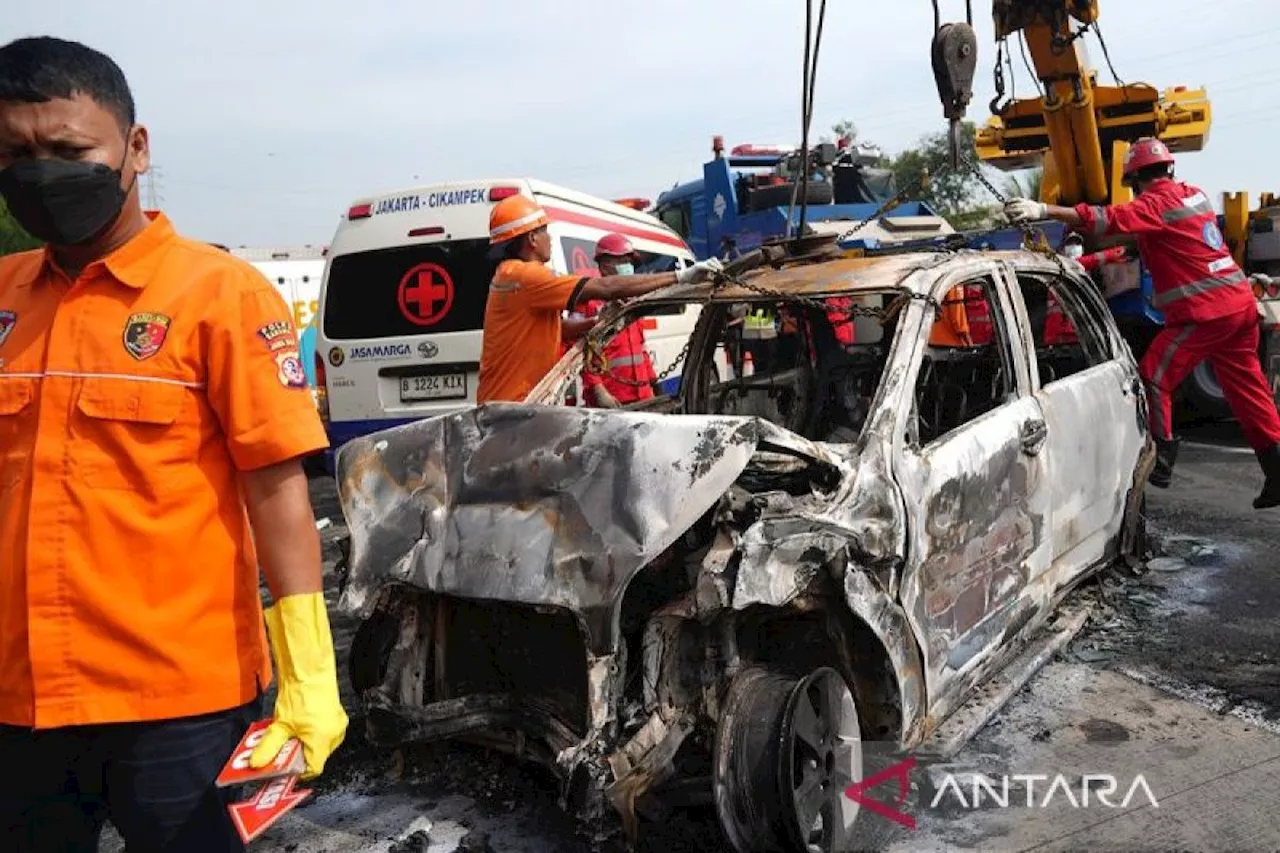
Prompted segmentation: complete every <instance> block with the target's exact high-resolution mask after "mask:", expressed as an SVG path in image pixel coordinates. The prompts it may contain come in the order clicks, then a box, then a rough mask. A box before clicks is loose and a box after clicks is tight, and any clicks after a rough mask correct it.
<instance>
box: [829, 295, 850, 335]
mask: <svg viewBox="0 0 1280 853" xmlns="http://www.w3.org/2000/svg"><path fill="white" fill-rule="evenodd" d="M852 307H853V297H852V296H833V297H831V298H830V299H828V300H827V322H829V323H830V324H831V331H833V332H835V335H836V343H838V344H840V345H841V346H845V347H847V346H852V345H853V340H854V331H853V317H852V316H850V314H849V309H850V308H852Z"/></svg>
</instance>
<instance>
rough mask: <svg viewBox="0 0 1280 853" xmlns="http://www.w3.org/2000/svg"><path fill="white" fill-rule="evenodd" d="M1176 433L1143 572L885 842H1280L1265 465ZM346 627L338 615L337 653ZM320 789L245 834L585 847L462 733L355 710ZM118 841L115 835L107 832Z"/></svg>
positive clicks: (680, 841) (521, 779)
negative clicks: (383, 744)
mask: <svg viewBox="0 0 1280 853" xmlns="http://www.w3.org/2000/svg"><path fill="white" fill-rule="evenodd" d="M1188 439H1189V441H1190V442H1191V443H1188V444H1186V445H1184V447H1183V450H1182V457H1181V459H1180V460H1179V467H1178V470H1177V472H1176V473H1175V476H1174V483H1173V488H1171V489H1169V490H1168V491H1163V492H1162V491H1157V490H1151V493H1150V498H1149V512H1150V518H1151V525H1152V529H1153V532H1154V533H1155V534H1156V536H1157V539H1158V542H1159V543H1160V546H1161V551H1163V552H1164V554H1163V555H1162V556H1160V557H1159V558H1158V559H1157V560H1155V561H1153V564H1152V567H1151V571H1149V572H1148V573H1147V574H1146V575H1144V576H1143V577H1141V578H1138V579H1120V578H1108V579H1106V580H1104V581H1103V582H1101V583H1099V584H1095V585H1094V586H1093V589H1092V590H1089V591H1087V592H1086V594H1087V595H1093V596H1097V597H1098V598H1099V606H1098V610H1097V613H1096V615H1095V616H1094V618H1093V619H1091V622H1090V626H1089V627H1087V628H1086V630H1085V631H1084V632H1083V633H1082V634H1081V635H1080V636H1079V637H1078V638H1077V639H1076V640H1075V641H1074V642H1073V643H1072V644H1071V645H1070V646H1069V647H1068V648H1067V650H1065V652H1064V653H1063V654H1062V655H1061V656H1060V658H1059V659H1058V660H1057V661H1055V662H1054V663H1052V664H1050V665H1049V666H1048V667H1047V668H1046V669H1045V670H1044V671H1042V672H1041V674H1040V675H1039V676H1037V677H1036V678H1035V679H1034V680H1033V681H1032V682H1031V683H1030V684H1029V685H1028V686H1027V688H1025V689H1024V690H1023V691H1022V692H1021V693H1020V694H1019V695H1018V696H1017V697H1016V698H1015V699H1014V700H1013V701H1012V702H1011V703H1010V705H1009V706H1008V707H1007V708H1006V709H1005V710H1004V711H1003V712H1002V713H1001V714H1000V715H998V716H997V717H996V718H995V720H993V722H992V723H991V724H990V725H989V726H988V727H987V728H986V729H984V730H983V732H981V733H980V735H979V736H978V737H977V738H975V739H974V741H973V742H972V743H971V744H970V745H969V746H968V747H966V749H965V750H964V751H963V752H962V753H961V754H960V755H959V756H957V757H956V758H955V760H954V761H953V762H952V763H951V765H949V766H947V767H932V768H928V769H923V768H917V769H916V771H915V775H914V776H912V782H913V785H912V789H913V790H912V796H911V798H910V800H909V805H908V810H909V811H910V812H911V815H910V816H911V817H912V819H914V820H915V821H916V828H915V829H914V830H907V829H905V828H904V829H902V830H900V832H899V835H898V837H897V841H896V842H895V846H894V848H893V849H895V850H902V851H906V850H930V849H938V850H941V849H948V850H957V849H974V850H979V849H980V850H988V851H998V850H1028V849H1036V850H1040V849H1045V850H1072V849H1089V850H1104V849H1151V850H1169V849H1197V850H1215V849H1222V850H1227V849H1231V850H1238V849H1280V821H1277V820H1275V819H1273V818H1272V815H1274V814H1277V813H1280V808H1278V807H1280V790H1278V789H1277V787H1276V786H1275V785H1274V784H1273V781H1272V780H1274V779H1275V778H1278V774H1280V665H1277V655H1280V620H1277V619H1276V618H1275V610H1276V607H1277V605H1278V604H1280V562H1278V561H1277V560H1276V559H1275V553H1276V550H1277V548H1278V547H1280V510H1273V511H1270V512H1267V513H1259V512H1255V511H1254V510H1253V509H1252V508H1251V507H1250V501H1251V500H1252V498H1253V496H1254V494H1255V493H1256V492H1257V490H1258V487H1259V486H1260V483H1261V478H1260V474H1259V472H1258V468H1257V464H1256V462H1255V460H1254V458H1253V455H1252V454H1251V453H1250V452H1249V451H1247V450H1245V449H1242V448H1240V447H1238V446H1237V444H1238V439H1237V438H1236V437H1235V436H1234V435H1233V434H1232V432H1231V430H1230V429H1229V428H1216V429H1215V428H1202V429H1199V430H1196V431H1194V432H1192V433H1190V434H1189V435H1188ZM313 493H314V496H315V500H316V505H317V514H318V515H321V516H329V517H331V518H332V519H333V520H334V521H335V522H340V521H341V516H340V513H339V512H338V511H337V509H336V506H335V505H334V503H333V493H332V488H331V486H330V485H329V484H328V483H326V482H323V481H317V482H316V483H315V485H314V487H313ZM327 556H328V557H329V559H330V560H332V559H333V557H334V556H336V555H335V554H333V553H332V551H329V552H327ZM351 627H352V626H351V625H350V624H349V623H347V622H346V621H344V620H342V619H341V618H337V619H335V638H336V642H337V644H338V646H339V654H340V659H342V658H344V657H345V647H346V645H347V644H348V643H349V642H350V634H351ZM344 686H345V685H344ZM347 698H348V699H349V698H350V697H349V696H348V697H347ZM401 759H403V760H401ZM1084 773H1088V774H1101V775H1106V774H1109V775H1111V776H1113V777H1115V779H1114V782H1116V783H1118V784H1119V786H1120V787H1119V790H1118V793H1117V794H1116V795H1115V796H1113V797H1112V798H1111V801H1112V802H1113V803H1115V802H1117V801H1120V800H1124V799H1125V796H1124V795H1125V794H1126V793H1127V792H1129V791H1130V789H1131V787H1132V786H1133V784H1134V782H1135V777H1136V776H1138V775H1141V776H1142V777H1143V781H1144V783H1145V786H1146V788H1147V789H1149V791H1150V796H1147V794H1146V793H1145V791H1144V790H1142V789H1138V790H1137V792H1136V793H1135V794H1134V795H1133V796H1131V797H1129V798H1128V803H1127V804H1126V805H1127V807H1125V806H1101V805H1098V803H1097V799H1096V797H1095V798H1094V800H1093V801H1092V804H1091V805H1089V806H1081V805H1079V800H1080V794H1081V791H1080V787H1079V785H1080V776H1081V774H1084ZM948 774H950V775H948ZM975 774H982V779H983V780H984V781H985V782H986V783H997V784H998V783H1000V782H1001V780H1002V778H1003V777H1004V776H1015V775H1022V776H1027V775H1031V774H1042V775H1044V776H1045V777H1046V780H1045V781H1043V782H1040V781H1039V780H1032V781H1031V783H1030V784H1031V785H1032V786H1033V790H1032V792H1031V796H1030V800H1031V802H1032V803H1033V807H1031V808H1028V807H1027V805H1026V804H1027V801H1028V796H1027V792H1026V790H1025V789H1026V787H1027V782H1026V781H1025V780H1023V781H1020V780H1017V779H1014V780H1013V781H1012V789H1011V793H1010V794H1009V796H1008V797H1007V800H1008V802H1009V803H1010V805H1009V806H1008V807H1005V806H1004V805H1003V803H1002V801H1001V799H1000V798H999V797H997V798H996V799H994V800H993V799H992V798H991V796H989V795H988V793H987V792H988V791H989V790H990V789H989V788H982V787H979V788H976V789H975V788H974V787H973V786H974V783H975V780H976V779H977V777H975ZM1056 774H1062V775H1063V776H1064V779H1065V780H1066V781H1065V782H1064V784H1065V785H1067V787H1068V789H1070V790H1071V792H1072V793H1071V794H1067V793H1064V789H1063V788H1062V787H1059V788H1057V789H1055V790H1054V791H1053V794H1052V796H1050V797H1049V802H1048V803H1044V802H1043V799H1042V798H1043V797H1044V796H1045V793H1046V790H1045V789H1046V788H1047V787H1048V786H1049V785H1051V784H1052V781H1053V780H1054V777H1055V775H1056ZM948 780H950V783H948ZM1037 782H1038V783H1039V784H1040V785H1041V787H1040V788H1034V785H1036V784H1037ZM316 789H317V792H318V796H317V797H316V798H315V799H314V800H313V802H312V803H311V804H310V805H308V806H304V807H302V808H300V809H298V810H297V811H296V812H294V813H293V815H291V816H289V817H287V818H286V819H285V820H284V821H283V822H282V823H281V824H280V825H279V826H278V827H276V828H274V829H272V830H271V831H269V832H268V834H267V835H266V836H264V837H263V838H262V839H261V840H259V841H258V842H256V843H255V845H254V849H255V850H256V851H262V853H267V851H272V853H275V851H281V853H321V851H334V853H337V851H369V853H374V851H377V853H383V851H396V853H409V851H429V853H445V851H452V850H457V849H466V847H467V846H469V845H463V841H462V839H463V838H464V836H466V835H467V834H468V833H470V832H484V833H486V834H487V835H488V839H489V843H490V845H491V846H492V849H493V850H495V851H499V853H503V852H504V851H513V853H543V851H576V850H579V849H581V848H579V847H578V845H577V844H576V843H574V842H573V841H572V838H571V835H570V834H569V831H568V830H569V828H568V824H567V822H566V821H565V820H564V819H563V818H562V816H560V815H559V813H558V812H557V810H556V809H555V807H554V802H553V796H552V794H551V791H552V786H551V782H550V780H549V778H547V777H546V776H545V775H543V774H542V773H541V772H540V771H538V770H536V769H530V768H527V767H522V766H519V765H517V764H515V763H514V762H513V761H511V760H509V759H506V758H504V757H501V756H492V755H488V754H486V753H483V752H480V751H478V750H471V749H467V748H459V747H436V748H432V749H426V750H418V751H414V752H411V753H409V754H407V755H405V756H394V755H388V754H383V753H378V752H375V751H373V750H371V749H370V748H369V747H368V746H367V745H365V744H364V742H363V738H362V737H361V734H360V732H359V721H358V720H356V721H355V724H354V725H353V729H352V733H351V734H350V735H349V738H348V744H347V745H346V746H344V748H343V750H342V751H341V752H340V753H339V755H338V756H336V757H335V759H334V761H333V763H332V766H331V770H330V772H329V773H328V774H326V778H324V779H322V780H320V782H319V783H318V785H317V787H316ZM939 790H942V791H943V795H942V796H941V797H938V791H939ZM1095 790H1096V789H1095ZM975 791H977V793H978V794H979V795H981V796H980V797H976V796H974V792H975ZM957 792H959V793H957ZM884 793H885V798H886V799H889V800H891V799H892V794H891V792H889V791H887V790H886V791H885V792H884ZM1073 795H1074V801H1075V803H1076V805H1072V799H1073ZM935 797H937V800H936V804H935ZM979 799H980V800H981V801H980V802H979V801H978V800H979ZM1153 800H1154V801H1155V803H1156V804H1158V807H1153V803H1152V801H1153ZM406 838H407V839H408V841H402V840H403V839H406ZM718 844H719V842H718V838H717V833H716V830H715V827H714V824H713V823H712V822H711V821H710V820H709V818H708V816H707V815H693V816H690V817H687V818H684V819H681V820H677V821H674V822H672V824H671V825H668V826H664V827H659V828H656V830H655V832H654V834H653V837H652V838H651V839H650V843H649V844H647V845H645V846H646V848H647V849H650V850H654V851H657V850H662V851H671V853H678V851H681V850H689V851H693V850H716V849H719V847H718ZM460 845H463V846H461V847H460ZM119 849H120V845H119V843H118V841H116V840H112V839H108V840H106V841H105V842H104V845H103V847H102V850H103V851H104V853H105V851H110V853H117V851H118V850H119Z"/></svg>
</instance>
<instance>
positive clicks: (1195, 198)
mask: <svg viewBox="0 0 1280 853" xmlns="http://www.w3.org/2000/svg"><path fill="white" fill-rule="evenodd" d="M1124 181H1125V184H1126V185H1128V186H1132V187H1133V188H1134V191H1135V193H1136V194H1137V197H1136V198H1135V199H1134V200H1133V201H1132V202H1129V203H1128V204H1119V205H1108V206H1106V207H1102V206H1093V205H1088V204H1079V205H1076V206H1075V207H1059V206H1056V205H1047V204H1044V203H1043V202H1038V201H1031V200H1029V199H1021V198H1019V199H1012V200H1011V201H1009V203H1008V204H1007V205H1005V213H1006V214H1007V215H1008V216H1009V218H1010V219H1011V220H1012V221H1014V222H1024V221H1030V220H1035V219H1044V218H1052V219H1056V220H1058V221H1060V222H1064V223H1066V224H1067V225H1070V226H1073V227H1075V228H1077V229H1079V230H1081V231H1085V232H1089V233H1092V234H1094V235H1095V236H1097V237H1104V236H1111V235H1115V234H1132V235H1134V236H1135V237H1136V238H1137V243H1138V253H1139V254H1140V255H1141V256H1142V262H1143V263H1144V264H1145V265H1146V267H1147V269H1148V270H1150V272H1151V282H1152V285H1153V287H1154V288H1155V298H1154V299H1153V300H1152V305H1153V306H1154V307H1155V308H1157V309H1159V310H1160V311H1162V312H1164V316H1165V327H1164V329H1163V330H1162V331H1161V332H1160V334H1159V335H1158V336H1157V337H1156V339H1155V340H1154V341H1153V342H1152V343H1151V346H1150V347H1148V348H1147V352H1146V355H1144V356H1143V358H1142V365H1141V370H1142V376H1143V379H1144V380H1145V381H1146V384H1147V394H1148V397H1149V398H1150V409H1151V433H1152V436H1153V438H1154V439H1155V441H1156V448H1157V458H1156V467H1155V470H1154V471H1152V473H1151V484H1152V485H1154V486H1157V487H1160V488H1166V487H1168V485H1169V482H1170V478H1171V475H1172V472H1173V464H1174V461H1175V459H1176V458H1177V449H1178V445H1177V441H1176V440H1175V439H1174V438H1173V434H1172V430H1171V426H1170V422H1171V416H1172V411H1171V399H1172V396H1173V392H1174V391H1175V390H1176V389H1177V387H1178V385H1179V384H1180V383H1181V382H1182V380H1183V379H1185V378H1186V377H1187V375H1188V374H1190V373H1191V371H1192V370H1194V369H1195V368H1196V366H1197V365H1198V364H1199V363H1200V362H1201V361H1204V360H1205V359H1206V358H1207V359H1208V360H1209V363H1210V364H1212V365H1213V370H1214V373H1215V374H1216V375H1217V377H1218V381H1219V382H1221V383H1222V390H1223V393H1224V394H1225V395H1226V398H1227V403H1228V404H1229V405H1230V406H1231V411H1232V413H1233V414H1234V415H1235V416H1236V420H1238V421H1239V422H1240V427H1241V429H1242V430H1243V432H1244V434H1245V438H1246V439H1247V440H1248V442H1249V444H1250V446H1252V447H1253V449H1254V451H1255V452H1256V453H1257V455H1258V461H1259V463H1260V464H1261V466H1262V471H1263V474H1264V476H1265V477H1266V481H1265V483H1264V484H1263V487H1262V493H1261V494H1259V495H1258V497H1257V498H1256V499H1255V500H1254V502H1253V506H1254V508H1255V509H1265V508H1267V507H1273V506H1280V414H1277V412H1276V407H1275V403H1274V402H1273V401H1272V399H1271V389H1270V388H1268V387H1267V380H1266V378H1265V377H1264V376H1263V373H1262V365H1261V363H1260V362H1259V361H1258V335H1259V331H1258V304H1257V301H1256V299H1255V298H1254V295H1253V291H1252V289H1251V288H1250V286H1249V280H1248V279H1247V278H1246V277H1245V274H1244V272H1243V271H1242V270H1241V269H1240V267H1239V266H1238V265H1237V264H1236V262H1235V260H1234V259H1233V258H1232V257H1231V251H1230V250H1229V249H1228V248H1227V246H1226V241H1225V240H1224V239H1223V238H1222V232H1221V231H1219V230H1218V223H1217V216H1216V215H1215V214H1214V211H1213V206H1212V205H1211V204H1210V203H1209V198H1208V196H1206V195H1205V194H1204V192H1203V191H1202V190H1200V189H1198V188H1196V187H1193V186H1190V185H1189V184H1185V183H1181V182H1179V181H1175V180H1174V179H1173V155H1172V154H1171V153H1170V152H1169V149H1168V148H1167V147H1166V146H1165V144H1164V143H1163V142H1161V141H1160V140H1158V139H1143V140H1140V141H1138V142H1136V143H1134V145H1133V147H1132V148H1130V149H1129V154H1128V157H1127V158H1126V159H1125V163H1124Z"/></svg>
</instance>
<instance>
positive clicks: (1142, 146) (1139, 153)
mask: <svg viewBox="0 0 1280 853" xmlns="http://www.w3.org/2000/svg"><path fill="white" fill-rule="evenodd" d="M1162 163H1167V164H1168V165H1170V166H1172V165H1173V152H1171V151H1170V150H1169V146H1167V145H1165V144H1164V143H1163V142H1161V141H1160V140H1159V139H1153V138H1151V137H1147V138H1146V139H1139V140H1138V141H1137V142H1135V143H1133V146H1132V147H1131V148H1130V149H1129V153H1128V154H1126V155H1125V158H1124V177H1125V180H1130V179H1131V178H1132V177H1133V176H1134V174H1135V173H1136V172H1139V171H1141V170H1142V169H1145V168H1147V167H1148V166H1158V165H1160V164H1162Z"/></svg>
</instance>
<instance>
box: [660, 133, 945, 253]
mask: <svg viewBox="0 0 1280 853" xmlns="http://www.w3.org/2000/svg"><path fill="white" fill-rule="evenodd" d="M842 143H843V141H842ZM878 154H879V152H878V150H876V149H874V148H871V147H867V146H863V147H854V146H852V145H848V144H832V143H822V144H819V145H816V146H814V148H813V150H812V151H811V152H810V158H809V163H808V168H809V176H808V178H809V181H808V184H807V189H806V191H805V196H804V199H806V200H807V205H806V207H807V209H806V211H805V216H804V221H805V234H837V235H842V234H844V233H846V232H847V231H848V230H849V229H850V228H852V227H853V226H855V225H857V224H859V223H860V222H862V221H863V220H865V219H866V218H867V217H869V216H871V215H872V214H874V213H875V212H876V211H877V210H878V209H879V208H880V207H881V206H882V205H883V204H885V203H886V202H887V201H888V200H889V199H891V198H892V197H893V196H894V193H895V188H894V186H893V173H892V172H891V171H889V170H888V169H878V168H875V165H874V164H875V161H876V160H877V159H878ZM712 155H713V156H712V159H711V160H709V161H707V162H706V163H704V164H703V166H702V178H701V179H699V180H693V181H689V182H687V183H682V184H677V185H676V186H675V187H673V188H671V189H669V190H667V191H666V192H664V193H662V194H661V195H660V196H658V200H657V202H656V204H655V206H654V209H653V210H652V211H651V212H652V213H653V214H654V215H655V216H657V217H658V218H659V219H661V220H662V221H663V222H664V223H665V224H667V225H668V226H670V227H671V228H672V229H673V230H674V231H675V232H676V233H678V234H679V235H680V236H681V237H683V238H684V240H685V242H686V243H688V244H689V247H690V248H691V249H692V250H693V253H694V255H696V256H697V258H698V260H705V259H706V258H709V257H712V256H716V257H719V258H733V257H736V256H737V255H738V254H741V253H744V252H749V251H751V250H752V249H755V248H758V247H759V246H760V244H761V243H763V242H765V241H767V240H772V239H777V238H780V237H786V236H788V235H791V234H795V233H796V230H797V229H798V226H799V221H800V202H801V200H802V199H801V196H800V178H801V176H802V170H803V164H802V163H801V162H800V161H801V154H800V152H798V151H797V150H796V149H794V148H789V147H785V146H755V145H739V146H737V147H735V148H734V149H733V150H732V151H730V152H729V153H728V155H727V156H726V154H725V151H724V141H723V138H722V137H719V136H717V137H715V138H714V139H713V142H712ZM954 233H955V230H954V229H953V228H952V227H951V226H950V224H949V223H948V222H947V221H946V219H944V218H943V217H941V216H939V215H938V213H937V212H936V211H934V210H933V209H932V208H930V207H929V205H928V204H925V203H924V202H920V201H907V202H903V203H902V204H900V205H898V206H896V207H894V208H893V209H891V210H889V211H888V212H887V213H886V214H885V215H884V216H882V217H881V218H880V219H878V220H877V221H875V222H873V223H868V224H867V226H866V227H864V228H861V229H859V231H858V232H857V234H855V235H851V237H850V238H849V239H847V240H845V241H843V242H842V243H841V246H842V247H844V248H865V249H874V248H877V247H879V246H882V245H886V244H895V245H896V244H898V243H902V242H911V241H921V240H930V239H934V238H941V237H944V236H946V235H949V234H954Z"/></svg>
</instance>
